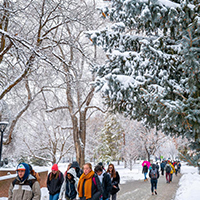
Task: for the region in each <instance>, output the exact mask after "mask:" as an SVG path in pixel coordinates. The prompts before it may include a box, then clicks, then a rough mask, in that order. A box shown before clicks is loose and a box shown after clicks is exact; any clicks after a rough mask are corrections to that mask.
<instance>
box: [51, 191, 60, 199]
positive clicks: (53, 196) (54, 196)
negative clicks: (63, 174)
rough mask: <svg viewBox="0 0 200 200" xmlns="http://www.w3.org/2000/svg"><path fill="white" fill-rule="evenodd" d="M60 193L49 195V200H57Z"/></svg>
mask: <svg viewBox="0 0 200 200" xmlns="http://www.w3.org/2000/svg"><path fill="white" fill-rule="evenodd" d="M59 194H60V193H56V194H54V195H51V194H50V195H49V200H58V198H59Z"/></svg>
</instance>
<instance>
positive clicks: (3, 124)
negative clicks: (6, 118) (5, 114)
mask: <svg viewBox="0 0 200 200" xmlns="http://www.w3.org/2000/svg"><path fill="white" fill-rule="evenodd" d="M7 126H8V122H0V131H1V132H4V131H5V129H6V127H7Z"/></svg>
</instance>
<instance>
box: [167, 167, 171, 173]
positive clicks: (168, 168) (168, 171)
mask: <svg viewBox="0 0 200 200" xmlns="http://www.w3.org/2000/svg"><path fill="white" fill-rule="evenodd" d="M170 172H171V167H170V166H169V165H168V166H167V167H166V173H170Z"/></svg>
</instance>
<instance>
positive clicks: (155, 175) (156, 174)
mask: <svg viewBox="0 0 200 200" xmlns="http://www.w3.org/2000/svg"><path fill="white" fill-rule="evenodd" d="M149 177H150V178H151V192H152V195H154V191H155V194H156V195H157V183H158V178H159V171H158V168H157V167H156V165H155V164H153V165H152V169H151V170H150V171H149Z"/></svg>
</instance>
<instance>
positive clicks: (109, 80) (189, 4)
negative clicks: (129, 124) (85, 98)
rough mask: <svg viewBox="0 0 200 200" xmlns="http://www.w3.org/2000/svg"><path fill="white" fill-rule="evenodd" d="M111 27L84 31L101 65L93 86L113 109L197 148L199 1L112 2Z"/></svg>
mask: <svg viewBox="0 0 200 200" xmlns="http://www.w3.org/2000/svg"><path fill="white" fill-rule="evenodd" d="M102 15H103V16H104V18H109V19H110V20H111V21H113V25H112V26H111V29H109V28H105V30H101V31H93V32H88V34H87V35H88V37H89V38H90V40H91V41H92V42H93V43H94V44H98V45H100V46H102V47H103V49H104V50H105V52H106V53H107V58H108V59H107V61H106V63H105V64H104V65H102V66H99V67H98V68H96V72H97V76H98V78H97V79H96V86H97V88H98V89H101V90H102V91H103V94H104V98H105V99H106V102H107V104H108V105H109V106H110V107H111V108H112V109H113V110H115V111H119V112H122V113H124V114H125V115H126V116H131V118H134V119H137V120H142V119H145V121H146V124H148V125H150V127H153V126H156V127H157V129H162V131H164V132H165V133H166V134H170V135H176V136H180V135H182V136H183V137H187V138H188V139H190V140H191V141H192V142H193V144H194V145H193V147H194V148H195V149H196V150H197V151H199V149H200V112H199V110H200V104H199V102H200V93H199V91H200V67H199V66H200V58H199V52H200V3H199V1H195V0H165V1H162V0H148V1H147V0H140V1H138V0H113V1H112V7H111V8H105V9H102Z"/></svg>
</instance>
